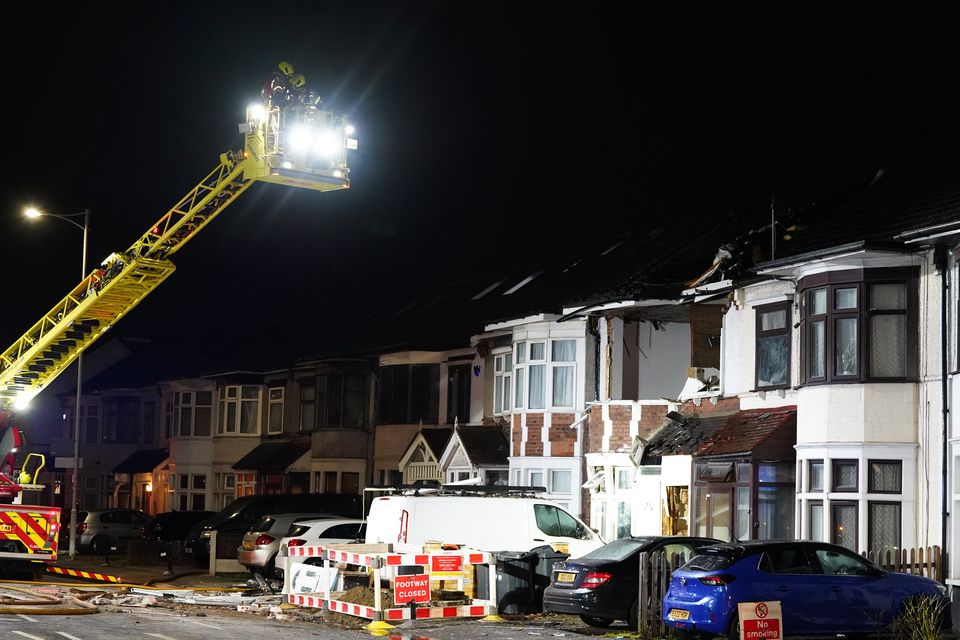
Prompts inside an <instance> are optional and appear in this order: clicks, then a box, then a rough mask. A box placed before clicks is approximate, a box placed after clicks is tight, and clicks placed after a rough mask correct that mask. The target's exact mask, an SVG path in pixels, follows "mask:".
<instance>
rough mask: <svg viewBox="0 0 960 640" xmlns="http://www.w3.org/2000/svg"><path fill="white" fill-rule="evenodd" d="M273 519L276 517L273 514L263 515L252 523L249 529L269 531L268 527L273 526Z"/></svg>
mask: <svg viewBox="0 0 960 640" xmlns="http://www.w3.org/2000/svg"><path fill="white" fill-rule="evenodd" d="M274 520H276V518H274V517H273V516H263V517H262V518H260V519H259V520H257V521H256V522H254V523H253V526H252V527H250V531H270V528H271V527H273V522H274Z"/></svg>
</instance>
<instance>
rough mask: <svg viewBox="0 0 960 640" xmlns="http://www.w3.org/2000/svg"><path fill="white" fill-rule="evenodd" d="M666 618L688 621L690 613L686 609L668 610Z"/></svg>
mask: <svg viewBox="0 0 960 640" xmlns="http://www.w3.org/2000/svg"><path fill="white" fill-rule="evenodd" d="M667 617H668V618H670V619H671V620H689V619H690V612H689V611H687V610H686V609H670V614H669V615H668V616H667Z"/></svg>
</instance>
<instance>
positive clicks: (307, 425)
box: [300, 378, 317, 431]
mask: <svg viewBox="0 0 960 640" xmlns="http://www.w3.org/2000/svg"><path fill="white" fill-rule="evenodd" d="M315 385H316V380H314V379H313V378H311V379H310V380H309V381H302V382H301V383H300V431H313V428H314V426H315V425H316V415H317V388H316V386H315Z"/></svg>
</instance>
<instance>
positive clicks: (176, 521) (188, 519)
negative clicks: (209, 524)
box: [141, 511, 217, 542]
mask: <svg viewBox="0 0 960 640" xmlns="http://www.w3.org/2000/svg"><path fill="white" fill-rule="evenodd" d="M216 513H217V512H216V511H166V512H164V513H157V514H154V516H153V520H152V521H151V522H150V523H149V524H147V525H146V526H144V527H143V531H142V532H141V535H142V536H143V538H144V540H151V541H155V542H176V541H180V540H184V539H186V537H187V533H188V532H189V531H190V527H192V526H193V525H195V524H197V523H198V522H202V521H203V520H207V519H208V518H211V517H213V516H215V515H216Z"/></svg>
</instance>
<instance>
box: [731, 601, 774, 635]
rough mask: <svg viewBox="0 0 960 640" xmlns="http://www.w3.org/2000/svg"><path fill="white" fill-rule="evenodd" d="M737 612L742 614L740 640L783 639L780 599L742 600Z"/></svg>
mask: <svg viewBox="0 0 960 640" xmlns="http://www.w3.org/2000/svg"><path fill="white" fill-rule="evenodd" d="M737 613H738V614H739V616H740V640H782V638H783V619H782V617H781V611H780V601H779V600H774V601H770V602H741V603H740V604H738V605H737Z"/></svg>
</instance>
